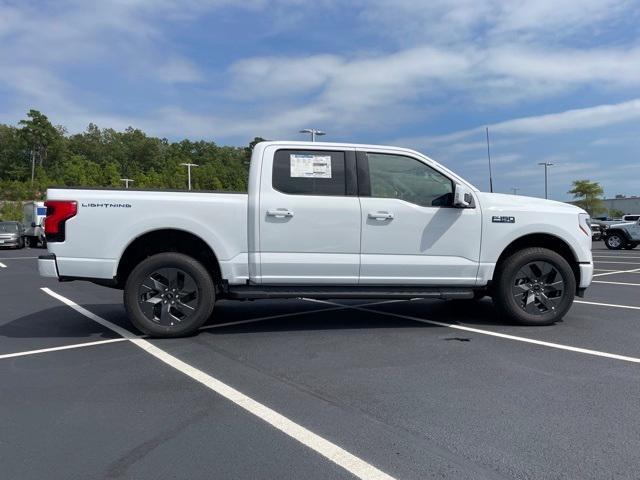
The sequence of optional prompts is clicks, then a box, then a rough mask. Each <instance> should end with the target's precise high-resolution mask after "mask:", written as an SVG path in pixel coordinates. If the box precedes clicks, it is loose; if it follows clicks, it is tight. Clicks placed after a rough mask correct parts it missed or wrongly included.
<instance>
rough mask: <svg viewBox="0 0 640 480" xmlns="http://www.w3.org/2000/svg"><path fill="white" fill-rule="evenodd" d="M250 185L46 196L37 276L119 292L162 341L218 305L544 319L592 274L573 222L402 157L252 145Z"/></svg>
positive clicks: (583, 225)
mask: <svg viewBox="0 0 640 480" xmlns="http://www.w3.org/2000/svg"><path fill="white" fill-rule="evenodd" d="M248 190H249V192H248V194H247V193H221V192H206V191H202V192H187V191H135V190H109V189H70V188H67V189H58V188H53V189H49V190H48V192H47V198H48V200H47V209H48V210H47V218H46V232H47V241H48V250H49V254H48V255H43V256H41V257H40V258H39V269H40V273H41V275H43V276H45V277H57V278H58V279H60V280H61V281H68V280H89V281H92V282H95V283H98V284H102V285H109V286H113V287H116V288H120V289H123V290H124V303H125V306H126V309H127V312H128V314H129V317H130V319H131V321H132V322H133V324H134V325H135V326H136V327H137V328H138V329H139V330H141V331H143V332H145V333H147V334H150V335H154V336H162V337H172V336H180V335H186V334H189V333H191V332H194V331H195V330H197V329H198V328H199V327H200V326H201V325H202V324H203V323H204V322H205V321H206V320H207V319H209V318H210V316H211V314H212V312H213V307H214V303H215V301H216V300H220V299H239V300H245V299H260V298H296V297H306V298H333V299H338V298H389V299H392V298H393V299H398V298H444V299H474V298H476V299H477V298H482V297H484V296H490V297H492V298H493V301H494V303H495V305H496V307H497V308H498V309H499V311H500V312H501V313H502V314H503V315H504V316H505V317H506V318H507V319H510V320H512V321H516V322H519V323H524V324H531V325H547V324H550V323H553V322H555V321H556V320H559V319H560V318H562V317H563V315H564V314H565V313H566V312H567V311H568V310H569V308H570V307H571V304H572V302H573V299H574V296H575V295H576V294H578V295H582V293H583V292H584V290H585V289H586V288H587V287H588V286H589V284H590V282H591V278H592V276H593V263H592V257H591V226H590V223H591V222H590V219H589V217H588V215H587V214H586V212H584V211H583V210H581V209H579V208H577V207H575V206H572V205H569V204H565V203H559V202H553V201H548V200H541V199H537V198H529V197H523V196H514V195H502V194H492V193H483V192H480V191H478V189H477V188H475V187H474V186H472V185H471V184H469V183H468V182H466V181H465V180H464V179H462V178H460V177H459V176H458V175H456V174H455V173H453V172H452V171H450V170H448V169H447V168H445V167H444V166H442V165H440V164H439V163H437V162H435V161H434V160H432V159H430V158H428V157H426V156H424V155H422V154H420V153H418V152H415V151H412V150H407V149H404V148H398V147H384V146H374V145H356V144H338V143H310V142H263V143H259V144H258V145H256V147H255V148H254V151H253V156H252V158H251V168H250V174H249V189H248Z"/></svg>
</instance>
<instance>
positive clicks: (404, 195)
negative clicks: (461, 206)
mask: <svg viewBox="0 0 640 480" xmlns="http://www.w3.org/2000/svg"><path fill="white" fill-rule="evenodd" d="M367 158H368V160H369V176H370V182H371V196H372V197H381V198H397V199H400V200H404V201H406V202H410V203H414V204H416V205H420V206H423V207H447V206H451V205H452V204H453V182H452V181H451V180H450V179H449V178H448V177H446V176H444V175H443V174H441V173H440V172H438V171H436V170H434V169H433V168H431V167H430V166H428V165H426V164H424V163H422V162H420V161H418V160H416V159H414V158H410V157H405V156H402V155H392V154H387V153H368V154H367Z"/></svg>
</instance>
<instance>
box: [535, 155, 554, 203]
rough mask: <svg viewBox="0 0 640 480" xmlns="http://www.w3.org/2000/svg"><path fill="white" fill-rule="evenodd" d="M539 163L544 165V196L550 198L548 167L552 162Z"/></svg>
mask: <svg viewBox="0 0 640 480" xmlns="http://www.w3.org/2000/svg"><path fill="white" fill-rule="evenodd" d="M538 165H544V198H549V189H548V187H547V168H549V167H551V166H552V165H553V163H551V162H540V163H538Z"/></svg>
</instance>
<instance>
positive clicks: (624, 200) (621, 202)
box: [602, 195, 640, 215]
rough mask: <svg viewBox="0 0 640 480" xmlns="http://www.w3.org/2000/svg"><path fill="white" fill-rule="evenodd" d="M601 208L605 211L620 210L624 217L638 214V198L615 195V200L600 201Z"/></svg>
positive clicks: (639, 209) (639, 205) (639, 204)
mask: <svg viewBox="0 0 640 480" xmlns="http://www.w3.org/2000/svg"><path fill="white" fill-rule="evenodd" d="M602 206H603V207H604V208H606V209H607V211H611V210H620V211H621V212H623V213H624V214H625V215H629V214H633V213H640V196H637V195H633V196H631V197H625V196H624V195H616V196H615V198H605V199H604V200H602Z"/></svg>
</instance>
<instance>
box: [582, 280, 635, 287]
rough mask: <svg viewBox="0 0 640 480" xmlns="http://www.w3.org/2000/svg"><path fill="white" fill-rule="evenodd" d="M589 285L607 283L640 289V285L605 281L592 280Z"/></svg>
mask: <svg viewBox="0 0 640 480" xmlns="http://www.w3.org/2000/svg"><path fill="white" fill-rule="evenodd" d="M591 283H608V284H610V285H631V286H634V287H640V283H628V282H607V281H606V280H593V281H592V282H591Z"/></svg>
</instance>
